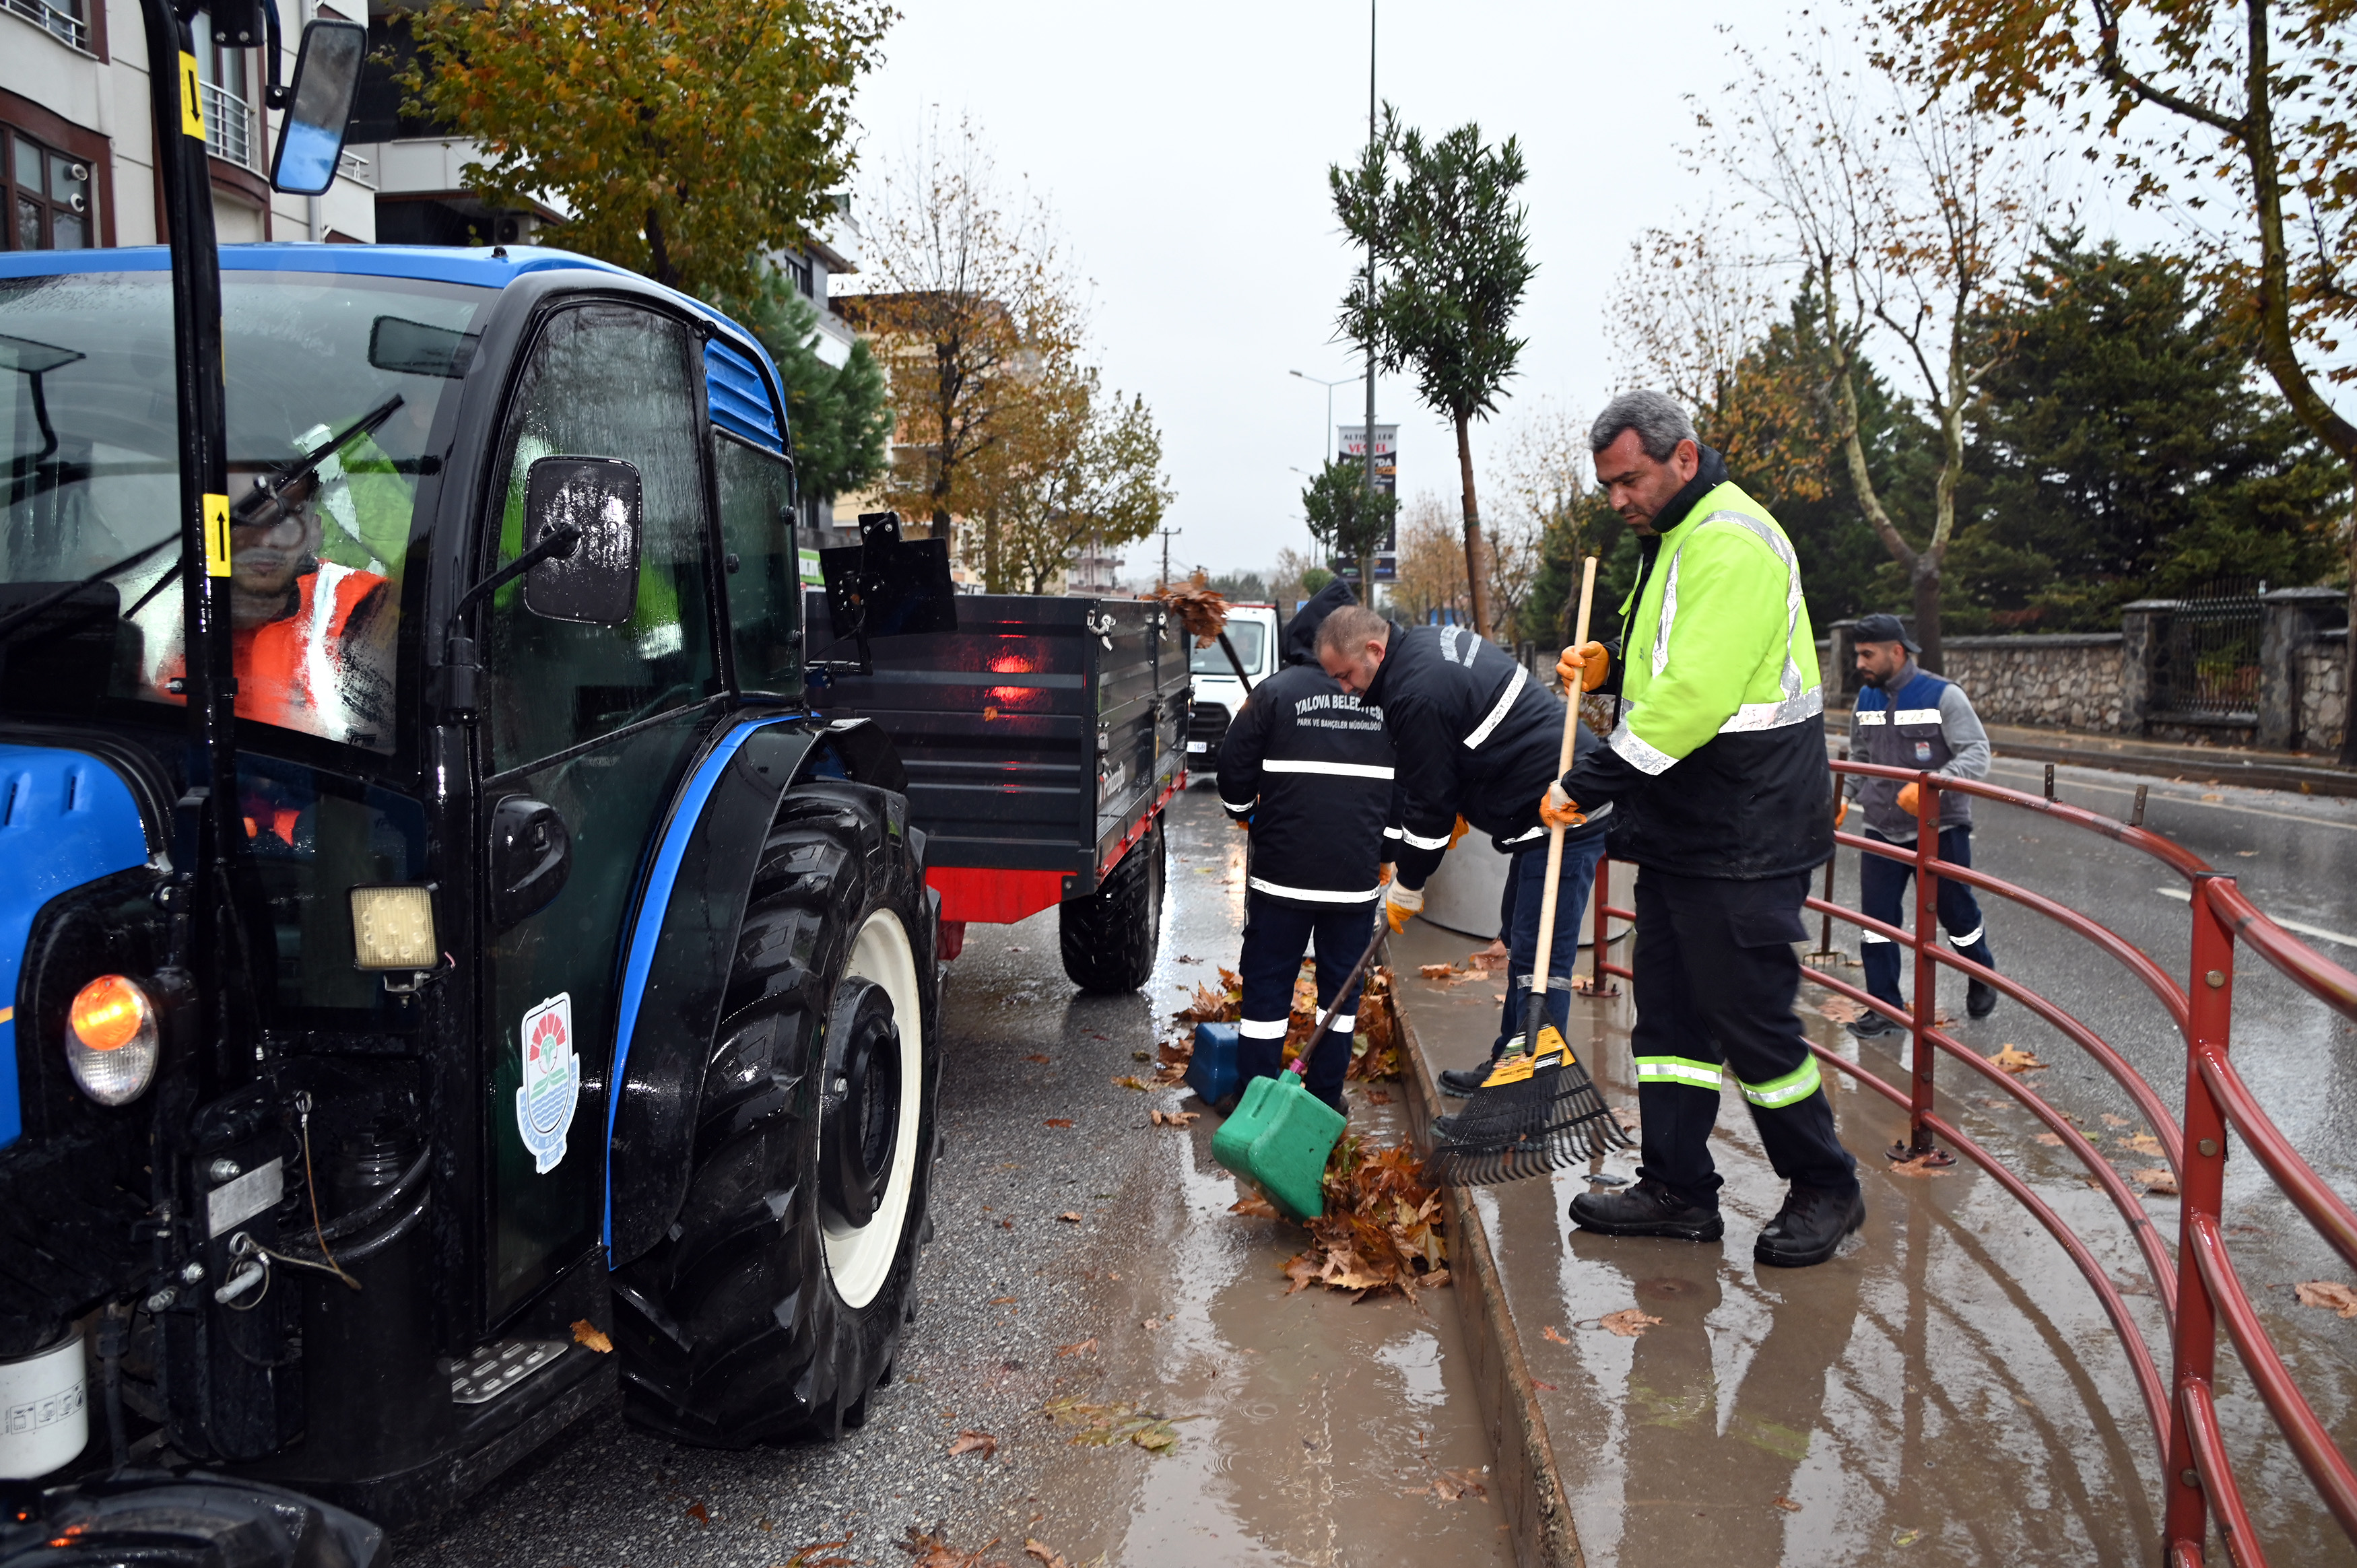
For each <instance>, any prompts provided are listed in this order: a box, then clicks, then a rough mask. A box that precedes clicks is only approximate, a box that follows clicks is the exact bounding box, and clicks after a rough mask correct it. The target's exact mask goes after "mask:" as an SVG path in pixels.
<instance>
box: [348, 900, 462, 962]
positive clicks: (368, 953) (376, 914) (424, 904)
mask: <svg viewBox="0 0 2357 1568" xmlns="http://www.w3.org/2000/svg"><path fill="white" fill-rule="evenodd" d="M352 961H353V963H355V964H356V965H358V966H359V967H360V968H361V969H369V970H399V969H407V970H429V969H436V968H438V967H440V965H441V962H442V945H441V943H440V941H439V940H437V939H436V936H435V934H434V890H433V889H432V888H430V887H404V886H382V887H355V888H353V889H352Z"/></svg>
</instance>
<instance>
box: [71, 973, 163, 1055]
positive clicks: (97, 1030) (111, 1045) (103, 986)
mask: <svg viewBox="0 0 2357 1568" xmlns="http://www.w3.org/2000/svg"><path fill="white" fill-rule="evenodd" d="M67 1018H68V1021H69V1022H70V1024H71V1026H72V1027H73V1032H74V1037H75V1038H76V1039H78V1040H80V1041H81V1043H82V1044H83V1045H85V1046H87V1047H90V1048H91V1050H93V1051H119V1050H121V1049H122V1048H123V1047H125V1046H127V1045H129V1044H130V1043H131V1042H132V1041H133V1040H135V1039H136V1038H137V1037H138V1036H139V1031H140V1029H141V1027H142V1026H144V1025H145V1024H146V1022H147V996H146V993H145V992H143V991H141V990H140V989H139V987H138V986H136V985H135V984H133V983H131V982H130V981H128V980H126V979H124V977H123V976H122V975H119V974H102V975H100V976H99V977H98V978H97V979H96V980H93V981H91V983H89V984H88V985H85V986H83V987H82V988H81V990H80V991H78V992H76V993H74V999H73V1008H72V1010H71V1011H70V1013H69V1014H68V1015H67Z"/></svg>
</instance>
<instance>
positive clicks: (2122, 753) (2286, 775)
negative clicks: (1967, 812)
mask: <svg viewBox="0 0 2357 1568" xmlns="http://www.w3.org/2000/svg"><path fill="white" fill-rule="evenodd" d="M1991 741H1992V744H1993V746H1994V748H1995V751H1996V756H1998V757H2009V758H2012V759H2013V760H2015V761H2018V762H2054V763H2062V764H2067V765H2069V766H2071V767H2073V768H2107V769H2109V770H2110V771H2112V772H2115V773H2147V774H2155V775H2159V776H2163V777H2175V776H2177V775H2179V774H2182V775H2184V776H2185V777H2186V778H2187V779H2189V780H2190V779H2194V777H2195V776H2196V775H2199V776H2200V781H2201V782H2205V783H2206V782H2208V781H2210V780H2212V779H2215V780H2216V781H2217V782H2219V783H2221V784H2238V785H2240V786H2242V787H2243V788H2244V789H2284V790H2289V791H2291V792H2293V793H2295V794H2301V795H2341V796H2350V795H2357V771H2352V770H2351V769H2349V768H2333V767H2326V766H2318V765H2309V764H2303V763H2298V762H2292V761H2288V760H2283V761H2278V760H2276V759H2274V758H2271V757H2264V756H2258V757H2254V756H2252V755H2249V754H2247V753H2245V754H2242V755H2237V754H2236V753H2234V752H2232V751H2227V750H2224V749H2219V750H2215V751H2213V750H2211V749H2209V748H2208V747H2198V748H2197V747H2188V748H2186V749H2184V750H2182V751H2173V752H2163V751H2147V752H2138V751H2135V750H2132V749H2129V747H2128V746H2117V747H2114V746H2106V745H2104V743H2103V742H2101V741H2088V740H2082V741H2079V742H2077V743H2075V744H2073V743H2072V741H2069V740H2054V741H2044V740H2023V739H2019V738H2017V737H2015V736H2003V737H1998V736H1991Z"/></svg>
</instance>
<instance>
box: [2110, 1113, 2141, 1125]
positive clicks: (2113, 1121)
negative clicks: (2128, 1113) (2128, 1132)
mask: <svg viewBox="0 0 2357 1568" xmlns="http://www.w3.org/2000/svg"><path fill="white" fill-rule="evenodd" d="M2135 1124H2136V1123H2135V1122H2131V1121H2130V1120H2129V1119H2128V1118H2127V1117H2125V1116H2115V1115H2113V1114H2112V1113H2111V1112H2108V1111H2106V1112H2104V1126H2106V1127H2132V1126H2134V1125H2135Z"/></svg>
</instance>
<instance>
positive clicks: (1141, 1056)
mask: <svg viewBox="0 0 2357 1568" xmlns="http://www.w3.org/2000/svg"><path fill="white" fill-rule="evenodd" d="M1096 1037H1097V1038H1098V1039H1100V1040H1102V1039H1103V1038H1104V1036H1103V1035H1099V1036H1096ZM1129 1059H1130V1060H1132V1061H1134V1062H1150V1061H1152V1060H1153V1059H1154V1053H1153V1052H1152V1051H1132V1052H1130V1053H1129Z"/></svg>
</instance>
